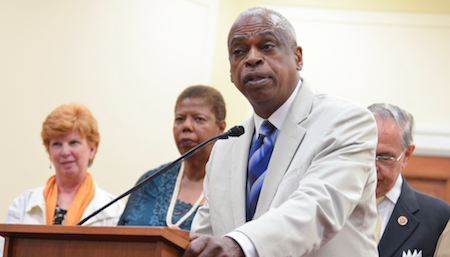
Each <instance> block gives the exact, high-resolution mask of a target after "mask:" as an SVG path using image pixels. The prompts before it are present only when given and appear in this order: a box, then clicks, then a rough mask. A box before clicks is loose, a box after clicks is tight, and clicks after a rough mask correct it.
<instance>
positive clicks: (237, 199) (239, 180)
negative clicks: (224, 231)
mask: <svg viewBox="0 0 450 257" xmlns="http://www.w3.org/2000/svg"><path fill="white" fill-rule="evenodd" d="M242 125H243V126H244V129H245V133H244V135H242V136H240V137H239V138H237V140H236V142H235V143H234V144H233V147H232V148H231V151H232V153H231V158H232V159H231V162H230V163H231V166H230V169H231V170H230V171H229V172H230V174H231V201H232V206H233V217H234V223H235V224H234V225H235V227H236V228H237V227H240V226H242V225H244V223H245V222H246V202H245V199H246V196H247V192H246V188H247V166H248V155H249V151H250V150H249V149H250V144H251V142H252V137H253V133H254V131H255V123H254V119H253V117H251V118H250V119H248V120H247V121H245V122H244V123H243V124H242ZM224 197H227V196H224Z"/></svg>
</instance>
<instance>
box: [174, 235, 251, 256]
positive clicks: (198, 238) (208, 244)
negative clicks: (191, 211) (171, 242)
mask: <svg viewBox="0 0 450 257" xmlns="http://www.w3.org/2000/svg"><path fill="white" fill-rule="evenodd" d="M190 240H191V243H190V244H189V246H188V248H187V249H186V251H185V252H184V255H183V257H191V256H201V257H207V256H214V257H228V256H230V257H240V256H242V257H244V253H243V252H242V249H241V247H240V246H239V245H238V244H237V243H236V242H235V241H234V240H233V239H231V238H229V237H213V236H205V235H195V234H194V235H191V236H190Z"/></svg>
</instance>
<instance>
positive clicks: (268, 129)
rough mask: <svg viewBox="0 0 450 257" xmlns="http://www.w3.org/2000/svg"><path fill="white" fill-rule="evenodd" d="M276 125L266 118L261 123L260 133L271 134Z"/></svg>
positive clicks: (264, 135)
mask: <svg viewBox="0 0 450 257" xmlns="http://www.w3.org/2000/svg"><path fill="white" fill-rule="evenodd" d="M275 129H276V128H275V126H274V125H272V123H270V121H268V120H264V121H263V123H262V124H261V127H260V128H259V135H260V136H263V137H267V136H269V135H270V134H271V133H272V132H273V131H274V130H275Z"/></svg>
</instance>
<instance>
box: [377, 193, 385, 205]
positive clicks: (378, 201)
mask: <svg viewBox="0 0 450 257" xmlns="http://www.w3.org/2000/svg"><path fill="white" fill-rule="evenodd" d="M384 198H386V196H385V195H383V196H380V197H377V206H378V205H380V203H381V202H382V201H383V200H384Z"/></svg>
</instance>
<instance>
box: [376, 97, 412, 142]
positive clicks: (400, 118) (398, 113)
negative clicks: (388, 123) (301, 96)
mask: <svg viewBox="0 0 450 257" xmlns="http://www.w3.org/2000/svg"><path fill="white" fill-rule="evenodd" d="M368 109H369V111H371V112H372V113H373V115H374V116H375V115H376V117H377V118H379V119H380V120H381V121H385V120H394V121H395V123H397V126H398V127H399V128H400V131H401V132H400V142H401V143H402V146H403V150H404V149H406V147H408V146H410V145H412V144H413V130H414V117H413V116H412V115H411V114H410V113H409V112H407V111H405V110H403V109H402V108H400V107H398V106H395V105H392V104H386V103H380V104H372V105H371V106H369V107H368Z"/></svg>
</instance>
